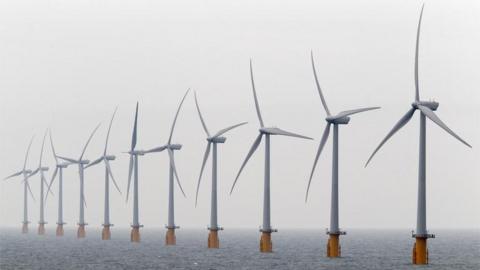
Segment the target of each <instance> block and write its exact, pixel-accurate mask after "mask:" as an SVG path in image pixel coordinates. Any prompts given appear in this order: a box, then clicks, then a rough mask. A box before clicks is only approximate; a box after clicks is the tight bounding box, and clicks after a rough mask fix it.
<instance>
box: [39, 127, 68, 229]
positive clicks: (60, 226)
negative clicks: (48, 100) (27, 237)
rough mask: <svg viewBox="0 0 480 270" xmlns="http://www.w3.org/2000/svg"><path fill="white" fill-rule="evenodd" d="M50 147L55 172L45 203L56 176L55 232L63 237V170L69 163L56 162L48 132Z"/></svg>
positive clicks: (51, 139)
mask: <svg viewBox="0 0 480 270" xmlns="http://www.w3.org/2000/svg"><path fill="white" fill-rule="evenodd" d="M50 145H51V147H52V153H53V157H54V158H55V171H53V175H52V179H51V180H50V184H48V191H47V196H46V198H45V201H46V200H47V198H48V193H49V192H50V189H51V187H52V184H53V181H55V178H56V177H57V174H58V219H57V230H56V233H55V234H56V236H63V225H65V224H67V223H65V222H64V221H63V169H65V168H67V167H68V165H70V164H71V163H70V162H60V160H58V157H57V154H56V152H55V147H54V146H53V138H52V132H51V131H50Z"/></svg>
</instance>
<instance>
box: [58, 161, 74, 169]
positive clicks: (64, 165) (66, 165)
mask: <svg viewBox="0 0 480 270" xmlns="http://www.w3.org/2000/svg"><path fill="white" fill-rule="evenodd" d="M70 164H71V163H67V162H64V163H60V164H57V168H67V167H68V165H70Z"/></svg>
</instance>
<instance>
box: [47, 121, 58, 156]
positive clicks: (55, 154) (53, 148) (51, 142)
mask: <svg viewBox="0 0 480 270" xmlns="http://www.w3.org/2000/svg"><path fill="white" fill-rule="evenodd" d="M48 132H49V135H50V136H49V137H50V146H51V147H52V154H53V157H54V158H55V164H58V157H57V153H56V152H55V147H54V146H53V138H52V130H51V129H49V130H48Z"/></svg>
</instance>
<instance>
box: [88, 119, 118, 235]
mask: <svg viewBox="0 0 480 270" xmlns="http://www.w3.org/2000/svg"><path fill="white" fill-rule="evenodd" d="M116 112H117V109H115V111H114V112H113V115H112V119H111V120H110V125H109V126H108V132H107V138H106V139H105V149H104V150H103V155H102V156H101V157H99V158H98V159H96V160H94V161H93V162H92V163H90V164H88V165H87V166H85V169H86V168H89V167H91V166H94V165H96V164H99V163H100V162H102V161H103V162H104V164H105V205H104V214H103V215H104V216H103V224H102V225H103V230H102V240H110V237H111V234H110V227H111V226H113V224H111V223H110V179H111V180H112V182H113V184H114V185H115V188H116V189H117V190H118V192H119V193H120V194H122V192H121V191H120V188H119V187H118V185H117V182H116V181H115V178H113V173H112V168H111V167H110V161H112V160H115V156H114V155H107V148H108V138H109V136H110V129H111V128H112V123H113V119H114V118H115V113H116Z"/></svg>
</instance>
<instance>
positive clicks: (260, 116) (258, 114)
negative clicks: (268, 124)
mask: <svg viewBox="0 0 480 270" xmlns="http://www.w3.org/2000/svg"><path fill="white" fill-rule="evenodd" d="M250 80H251V81H252V89H253V98H254V100H255V109H256V110H257V116H258V121H260V127H263V126H264V124H263V119H262V114H261V112H260V105H258V98H257V91H256V90H255V82H254V80H253V68H252V59H250Z"/></svg>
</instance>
